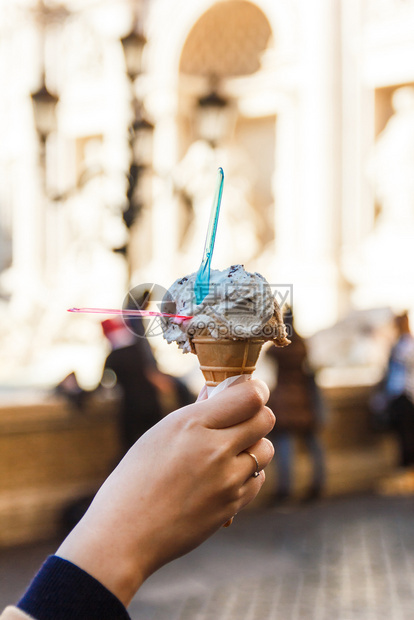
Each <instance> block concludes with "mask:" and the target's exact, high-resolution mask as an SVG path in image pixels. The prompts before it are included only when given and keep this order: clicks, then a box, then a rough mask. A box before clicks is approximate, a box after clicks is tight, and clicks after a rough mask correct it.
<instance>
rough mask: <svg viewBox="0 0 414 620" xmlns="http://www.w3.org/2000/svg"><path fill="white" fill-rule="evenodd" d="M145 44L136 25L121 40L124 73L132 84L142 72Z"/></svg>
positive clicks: (145, 40) (144, 39)
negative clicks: (124, 66)
mask: <svg viewBox="0 0 414 620" xmlns="http://www.w3.org/2000/svg"><path fill="white" fill-rule="evenodd" d="M146 42H147V39H146V38H145V37H144V35H143V34H142V33H140V32H138V31H137V28H136V24H135V25H134V27H133V28H132V30H131V32H130V33H129V34H127V35H126V36H125V37H122V38H121V45H122V49H123V50H124V56H125V65H126V71H127V74H128V77H129V79H130V80H131V82H134V81H135V79H136V78H137V77H138V76H139V75H140V74H141V72H142V56H143V52H144V47H145V44H146Z"/></svg>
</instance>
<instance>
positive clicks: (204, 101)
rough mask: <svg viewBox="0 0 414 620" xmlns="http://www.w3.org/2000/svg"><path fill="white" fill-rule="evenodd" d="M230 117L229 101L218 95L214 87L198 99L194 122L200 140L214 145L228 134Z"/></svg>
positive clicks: (231, 116)
mask: <svg viewBox="0 0 414 620" xmlns="http://www.w3.org/2000/svg"><path fill="white" fill-rule="evenodd" d="M232 119H233V106H232V105H231V102H230V101H229V100H228V99H226V98H225V97H222V96H221V95H219V94H218V92H217V90H216V89H215V88H212V90H211V91H210V92H209V93H208V94H207V95H205V96H204V97H200V98H199V99H198V101H197V106H196V111H195V123H196V132H197V135H198V137H200V138H201V139H202V140H206V141H207V142H209V143H210V144H212V145H213V146H216V145H217V144H218V143H220V142H221V141H222V140H223V139H224V138H225V137H226V136H227V135H228V133H229V128H230V127H231V124H232Z"/></svg>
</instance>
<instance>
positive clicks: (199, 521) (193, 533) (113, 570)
mask: <svg viewBox="0 0 414 620" xmlns="http://www.w3.org/2000/svg"><path fill="white" fill-rule="evenodd" d="M268 396H269V391H268V389H267V387H266V385H265V384H264V383H262V382H261V381H257V380H251V381H246V382H245V383H241V384H237V385H234V386H231V387H229V388H227V389H225V390H224V391H223V392H221V393H220V394H217V395H216V396H214V397H212V398H210V399H208V400H203V401H200V402H197V403H194V404H193V405H188V406H187V407H183V408H182V409H179V410H178V411H175V412H173V413H171V414H169V415H168V416H167V417H166V418H165V419H163V420H162V421H161V422H160V423H158V424H157V425H156V426H154V427H153V428H152V429H151V430H149V431H148V432H147V433H145V435H143V436H142V437H141V438H140V439H139V440H138V441H137V442H136V444H135V445H134V446H133V447H132V448H131V449H130V450H129V452H128V453H127V454H126V456H125V457H124V458H123V460H122V461H121V463H120V464H119V465H118V467H117V468H116V469H115V470H114V472H113V473H112V474H111V475H110V476H109V478H108V479H107V480H106V482H105V483H104V484H103V486H102V487H101V489H100V490H99V491H98V493H97V495H96V497H95V499H94V501H93V502H92V505H91V506H90V508H89V510H88V511H87V513H86V515H85V516H84V517H83V519H82V520H81V521H80V523H79V524H78V525H77V526H76V527H75V529H74V530H73V531H72V532H71V533H70V534H69V536H68V537H67V538H66V540H65V541H64V542H63V544H62V545H61V547H60V548H59V550H58V551H57V555H58V556H60V557H62V558H65V559H67V560H69V561H71V562H73V563H74V564H77V565H78V566H80V567H81V568H83V569H84V570H85V571H87V572H88V573H90V574H91V575H93V576H94V577H95V578H96V579H98V580H99V581H100V582H101V583H103V585H105V586H106V587H107V588H108V589H109V590H111V591H112V592H113V593H114V594H115V595H116V596H117V597H118V598H119V599H120V600H121V601H122V602H123V603H124V604H125V605H128V604H129V602H130V600H131V598H132V597H133V595H134V594H135V592H136V591H137V589H138V588H139V587H140V585H141V584H142V582H143V581H144V580H145V579H146V578H147V577H148V576H149V575H150V574H152V573H153V572H154V571H155V570H157V569H158V568H160V567H161V566H162V565H163V564H166V563H167V562H169V561H170V560H173V559H174V558H177V557H179V556H180V555H183V554H184V553H186V552H188V551H190V550H191V549H193V548H195V547H196V546H198V545H199V544H200V543H201V542H203V541H204V540H205V539H206V538H208V537H209V536H210V535H211V534H212V533H213V532H214V531H216V530H217V529H219V528H220V527H221V526H222V525H223V523H225V522H226V521H227V520H228V519H229V518H230V517H232V516H233V515H234V514H236V513H237V512H239V511H240V510H241V509H242V508H243V506H245V505H246V504H248V503H249V502H250V501H251V500H252V499H253V498H254V497H255V496H256V495H257V493H258V492H259V490H260V488H261V486H262V485H263V482H264V480H265V474H264V472H263V471H261V472H260V475H259V476H257V477H252V475H253V473H254V472H255V470H256V464H255V462H254V459H253V458H252V457H251V456H250V455H249V454H247V453H246V452H245V451H246V450H248V451H249V452H252V453H254V454H255V456H256V457H257V459H258V462H259V467H260V469H262V468H264V467H266V465H268V463H269V462H270V461H271V459H272V457H273V446H272V444H271V443H270V441H268V440H267V439H264V437H265V435H267V434H268V433H269V432H270V431H271V429H272V428H273V425H274V421H275V418H274V415H273V413H272V412H271V411H270V409H268V408H267V407H265V403H266V402H267V399H268Z"/></svg>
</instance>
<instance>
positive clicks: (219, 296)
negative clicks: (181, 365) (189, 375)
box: [163, 265, 289, 353]
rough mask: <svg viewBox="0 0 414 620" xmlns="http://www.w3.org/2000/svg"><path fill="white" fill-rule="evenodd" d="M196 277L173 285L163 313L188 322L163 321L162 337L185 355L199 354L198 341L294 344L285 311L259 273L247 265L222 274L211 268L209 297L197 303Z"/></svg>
mask: <svg viewBox="0 0 414 620" xmlns="http://www.w3.org/2000/svg"><path fill="white" fill-rule="evenodd" d="M196 276H197V274H196V273H192V274H190V275H188V276H185V277H184V278H180V279H178V280H176V281H175V282H174V284H173V285H172V286H171V287H170V289H169V291H168V302H167V301H166V304H165V307H163V310H164V311H165V312H169V313H171V314H178V315H180V316H191V317H192V318H191V319H188V320H184V321H183V320H177V319H174V318H168V317H167V318H165V319H163V335H164V338H165V339H166V340H167V342H176V343H177V344H178V346H179V347H180V348H181V349H182V350H183V352H184V353H189V352H190V351H192V352H194V342H195V340H196V339H199V338H206V337H207V338H211V339H213V340H216V341H220V340H225V341H232V340H262V341H263V342H264V341H266V340H271V341H273V342H274V343H275V344H276V345H278V346H285V345H287V344H289V340H288V339H287V337H286V336H287V334H286V327H285V325H284V323H283V317H282V312H281V310H280V308H279V306H278V304H277V303H276V301H275V299H274V297H273V294H272V290H271V287H270V285H269V283H268V282H267V281H266V279H265V278H264V277H263V276H262V275H261V274H259V273H249V272H248V271H246V270H245V269H244V267H243V265H232V266H231V267H228V268H227V269H224V270H223V271H219V270H217V269H213V270H211V273H210V289H209V294H208V295H207V296H206V297H205V298H204V299H203V301H202V302H201V303H200V304H197V303H196V302H195V298H194V287H195V282H196Z"/></svg>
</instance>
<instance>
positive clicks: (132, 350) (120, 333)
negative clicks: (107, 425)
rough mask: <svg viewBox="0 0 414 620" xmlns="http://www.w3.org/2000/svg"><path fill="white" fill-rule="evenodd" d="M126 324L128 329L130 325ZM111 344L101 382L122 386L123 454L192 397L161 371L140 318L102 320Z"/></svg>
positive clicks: (189, 401) (192, 398) (186, 403)
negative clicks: (168, 414)
mask: <svg viewBox="0 0 414 620" xmlns="http://www.w3.org/2000/svg"><path fill="white" fill-rule="evenodd" d="M129 325H130V326H131V328H129ZM102 329H103V332H104V334H105V336H106V338H107V339H108V340H109V342H110V345H111V349H112V350H111V352H110V353H109V355H108V357H107V358H106V360H105V365H104V370H103V375H102V380H101V383H102V384H103V385H104V386H105V384H108V383H109V384H110V385H111V384H113V383H114V382H116V385H117V386H119V387H120V388H121V403H120V411H119V413H120V438H121V450H122V454H125V452H127V450H129V448H130V447H131V446H132V445H133V444H134V443H135V442H136V440H137V439H138V438H139V437H141V435H143V434H144V433H145V432H146V431H147V430H149V429H150V428H151V427H152V426H154V424H157V422H159V421H160V420H161V419H162V418H163V417H164V415H166V414H167V413H170V412H171V411H172V410H173V409H175V408H177V407H183V406H185V405H188V404H190V403H191V402H193V401H194V400H195V397H194V396H193V394H192V393H191V392H190V391H189V390H188V388H187V387H186V386H185V384H184V383H183V382H182V381H180V380H179V379H178V378H176V377H172V376H170V375H167V374H165V373H162V372H161V371H160V370H159V369H158V366H157V362H156V359H155V357H154V354H153V352H152V349H151V347H150V345H149V343H148V340H147V338H146V337H145V330H144V326H143V323H142V319H140V318H134V319H129V320H128V325H126V324H125V322H124V320H123V319H122V318H120V317H116V318H114V319H107V320H106V321H103V322H102Z"/></svg>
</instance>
